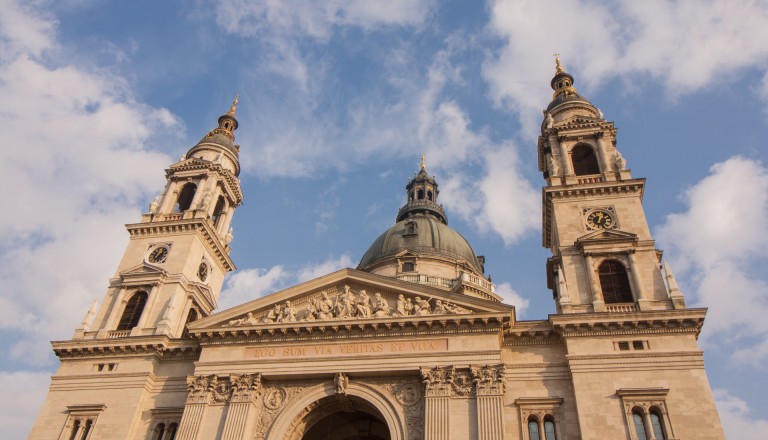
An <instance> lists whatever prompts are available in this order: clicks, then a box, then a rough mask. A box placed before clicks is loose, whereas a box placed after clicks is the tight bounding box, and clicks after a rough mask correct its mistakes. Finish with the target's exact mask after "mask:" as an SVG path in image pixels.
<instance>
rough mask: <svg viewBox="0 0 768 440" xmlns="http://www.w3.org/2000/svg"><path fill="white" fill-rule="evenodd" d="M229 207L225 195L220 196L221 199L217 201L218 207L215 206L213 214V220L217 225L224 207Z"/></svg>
mask: <svg viewBox="0 0 768 440" xmlns="http://www.w3.org/2000/svg"><path fill="white" fill-rule="evenodd" d="M226 207H227V202H226V201H225V200H224V197H222V196H219V200H218V201H217V202H216V207H215V208H213V216H211V219H212V220H213V224H214V225H216V226H219V219H220V218H221V213H222V212H224V209H225V208H226Z"/></svg>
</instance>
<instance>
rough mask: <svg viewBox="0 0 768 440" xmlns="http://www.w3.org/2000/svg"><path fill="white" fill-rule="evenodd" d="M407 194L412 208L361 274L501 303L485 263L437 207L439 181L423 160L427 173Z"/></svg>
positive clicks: (374, 247)
mask: <svg viewBox="0 0 768 440" xmlns="http://www.w3.org/2000/svg"><path fill="white" fill-rule="evenodd" d="M405 190H406V197H407V203H406V204H405V206H403V207H402V208H400V210H399V211H398V213H397V217H396V223H395V224H394V225H393V226H392V227H390V228H389V229H387V230H386V231H385V232H384V233H383V234H381V235H380V236H379V237H378V238H377V239H376V240H374V242H373V244H371V246H370V247H369V248H368V250H367V251H366V252H365V254H364V255H363V258H362V259H361V260H360V264H359V265H358V267H357V268H358V269H359V270H364V271H367V272H371V273H376V274H379V275H384V276H391V277H395V278H398V279H401V280H404V281H410V282H414V283H419V284H429V285H432V286H436V287H440V288H444V289H449V290H455V291H460V292H462V293H467V294H472V295H475V296H480V297H483V298H486V299H494V300H498V299H499V298H498V297H497V296H496V295H495V294H494V293H493V290H494V286H493V284H492V283H491V282H490V281H489V280H488V279H486V278H485V276H484V275H483V272H484V267H483V265H484V262H485V259H484V258H483V257H478V256H477V254H475V251H474V250H473V249H472V246H470V244H469V242H468V241H467V240H466V239H465V238H464V237H462V236H461V234H459V233H458V232H456V231H455V230H454V229H453V228H451V227H450V226H448V218H447V217H446V215H445V211H444V210H443V207H442V205H440V204H438V203H437V196H438V192H439V191H438V185H437V181H436V180H435V178H434V177H432V176H430V175H429V174H428V173H427V171H426V166H425V164H424V156H423V155H422V161H421V169H420V170H419V172H418V173H417V174H416V176H415V177H414V178H413V179H410V180H409V181H408V184H407V185H406V186H405Z"/></svg>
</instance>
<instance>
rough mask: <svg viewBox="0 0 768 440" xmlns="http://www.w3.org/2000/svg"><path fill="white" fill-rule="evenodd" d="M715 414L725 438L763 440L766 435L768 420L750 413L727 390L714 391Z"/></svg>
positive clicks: (743, 404) (745, 404)
mask: <svg viewBox="0 0 768 440" xmlns="http://www.w3.org/2000/svg"><path fill="white" fill-rule="evenodd" d="M712 393H713V394H714V396H715V404H716V405H717V412H718V413H720V421H721V423H722V424H723V430H724V431H725V436H726V437H727V438H738V439H744V440H763V439H764V438H765V434H766V433H768V420H766V419H764V418H760V417H759V416H758V415H756V414H754V413H751V411H750V409H749V406H748V405H747V402H745V401H743V400H741V399H739V398H738V397H736V396H733V395H731V394H730V393H729V392H728V391H727V390H724V389H716V390H713V392H712Z"/></svg>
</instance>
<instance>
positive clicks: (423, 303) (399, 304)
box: [229, 285, 471, 327]
mask: <svg viewBox="0 0 768 440" xmlns="http://www.w3.org/2000/svg"><path fill="white" fill-rule="evenodd" d="M334 291H337V290H336V289H329V290H324V291H322V292H320V293H319V294H316V295H313V296H311V297H309V298H308V300H305V301H304V303H306V305H303V306H302V307H297V306H296V305H295V304H294V303H292V302H291V300H287V301H285V302H284V303H283V304H274V305H273V306H272V308H271V309H269V310H268V311H266V312H264V313H263V315H262V316H261V317H260V318H257V317H256V316H255V315H254V313H253V312H249V313H248V314H246V315H245V316H243V317H240V318H238V319H233V320H231V321H229V326H233V327H234V326H250V325H256V324H259V323H262V324H275V323H289V322H308V321H329V320H336V319H367V318H384V317H388V316H392V317H403V316H427V315H452V314H468V313H471V311H470V310H468V309H465V308H464V307H461V306H458V305H456V304H452V303H450V302H448V301H445V300H442V299H439V298H433V297H429V298H421V297H420V296H414V297H413V298H410V297H406V296H405V295H404V294H402V293H401V294H399V295H398V296H397V300H396V301H394V305H393V306H392V305H390V301H391V300H387V299H386V298H385V296H384V295H383V294H382V293H381V292H375V293H374V294H373V297H371V296H370V295H369V294H368V292H366V290H365V289H360V290H359V291H357V292H355V291H353V290H352V289H351V288H350V287H349V286H348V285H344V287H343V288H342V289H341V290H340V291H337V292H338V293H337V294H336V295H335V296H332V293H333V292H334ZM329 292H330V293H329ZM297 302H299V303H301V301H297Z"/></svg>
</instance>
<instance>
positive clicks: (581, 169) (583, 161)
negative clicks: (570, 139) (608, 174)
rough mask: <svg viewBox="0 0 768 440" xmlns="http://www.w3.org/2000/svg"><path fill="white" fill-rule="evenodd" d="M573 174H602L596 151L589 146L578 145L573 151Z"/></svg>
mask: <svg viewBox="0 0 768 440" xmlns="http://www.w3.org/2000/svg"><path fill="white" fill-rule="evenodd" d="M571 159H572V161H573V172H574V174H576V175H577V176H583V175H585V174H600V165H598V163H597V156H595V151H594V150H593V149H592V147H590V146H589V145H584V144H581V145H577V146H576V147H575V148H574V149H573V150H571Z"/></svg>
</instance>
